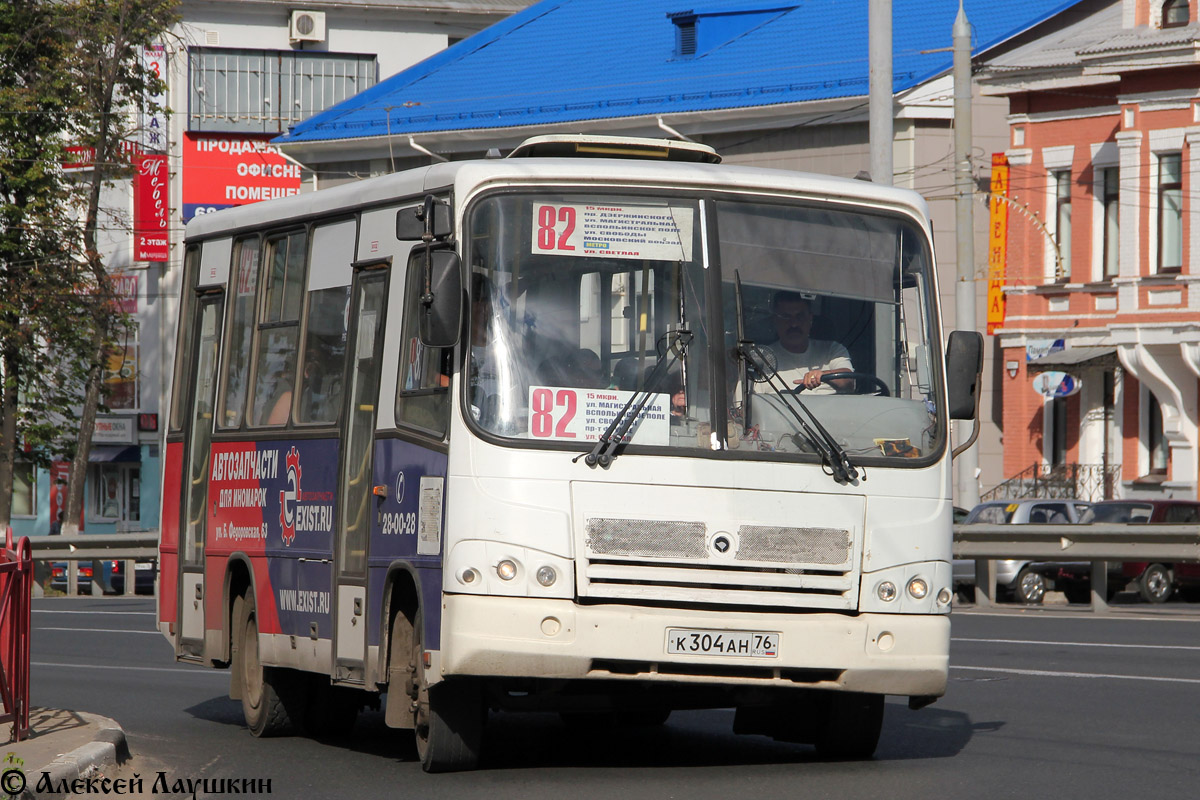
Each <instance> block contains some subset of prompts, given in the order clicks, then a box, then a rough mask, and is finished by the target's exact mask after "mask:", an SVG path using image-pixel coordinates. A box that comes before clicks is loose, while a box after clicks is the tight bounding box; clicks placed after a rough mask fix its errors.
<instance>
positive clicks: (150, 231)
mask: <svg viewBox="0 0 1200 800" xmlns="http://www.w3.org/2000/svg"><path fill="white" fill-rule="evenodd" d="M134 163H135V164H136V165H137V173H136V175H135V176H134V183H133V260H134V261H166V260H167V259H168V257H169V256H170V253H169V252H168V251H169V249H170V248H169V247H168V244H169V237H168V235H167V218H168V213H169V212H168V207H167V157H166V156H165V155H159V154H155V155H137V156H134Z"/></svg>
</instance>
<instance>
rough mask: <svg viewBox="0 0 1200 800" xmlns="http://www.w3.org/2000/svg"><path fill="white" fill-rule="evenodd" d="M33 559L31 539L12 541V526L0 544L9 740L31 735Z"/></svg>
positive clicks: (1, 652)
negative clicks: (30, 638) (30, 664)
mask: <svg viewBox="0 0 1200 800" xmlns="http://www.w3.org/2000/svg"><path fill="white" fill-rule="evenodd" d="M32 593H33V558H32V557H31V555H30V551H29V539H27V538H25V537H21V538H20V539H17V540H16V541H15V542H14V541H13V532H12V528H8V529H7V530H6V531H5V533H4V542H3V546H2V547H0V701H3V705H4V712H3V713H2V714H0V725H3V724H5V723H12V727H11V728H10V731H11V732H10V734H9V739H8V740H9V741H10V742H19V741H22V740H23V739H25V738H26V737H28V735H29V633H30V612H31V610H32V605H33V603H32V600H31V599H30V597H31V595H32Z"/></svg>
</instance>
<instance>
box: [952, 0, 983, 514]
mask: <svg viewBox="0 0 1200 800" xmlns="http://www.w3.org/2000/svg"><path fill="white" fill-rule="evenodd" d="M953 35H954V211H955V227H954V232H955V240H956V243H957V261H958V281H957V282H956V285H955V290H954V311H955V315H956V319H957V322H956V325H955V327H957V328H958V329H959V330H963V331H973V330H975V329H976V325H975V215H974V209H975V206H974V201H975V181H974V174H973V171H972V169H971V26H970V25H969V24H967V14H966V12H965V11H963V7H962V0H959V4H958V16H957V17H956V18H955V19H954V33H953ZM968 424H970V425H978V424H979V420H974V421H972V422H969V423H968V422H960V423H958V425H959V427H960V431H959V436H958V438H959V439H960V441H961V440H962V439H965V438H966V436H967V435H968V434H966V433H965V431H963V430H961V429H962V428H965V427H966V426H967V425H968ZM955 465H956V466H957V468H958V472H957V474H958V504H959V505H961V506H962V507H964V508H971V507H972V506H974V505H975V504H976V503H978V502H979V478H978V475H977V474H976V473H978V471H979V450H978V448H977V447H975V446H972V447H969V448H967V449H966V450H965V451H964V452H963V453H962V455H960V456H959V457H958V458H957V459H956V460H955Z"/></svg>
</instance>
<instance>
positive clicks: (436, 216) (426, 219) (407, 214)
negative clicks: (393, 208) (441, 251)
mask: <svg viewBox="0 0 1200 800" xmlns="http://www.w3.org/2000/svg"><path fill="white" fill-rule="evenodd" d="M453 232H454V223H453V222H452V220H451V218H450V206H448V205H446V204H445V203H443V202H438V200H437V198H435V197H434V196H433V195H428V196H426V198H425V202H424V203H422V204H421V205H419V206H413V207H411V208H402V209H400V210H399V211H397V212H396V238H397V239H399V240H400V241H402V242H419V241H423V240H425V236H426V235H427V234H428V235H429V237H430V238H429V239H428V241H434V240H444V239H446V238H448V237H449V236H450V234H452V233H453Z"/></svg>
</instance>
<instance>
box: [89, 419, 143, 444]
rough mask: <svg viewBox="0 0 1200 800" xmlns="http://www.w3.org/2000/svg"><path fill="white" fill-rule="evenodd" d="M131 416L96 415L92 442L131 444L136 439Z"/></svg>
mask: <svg viewBox="0 0 1200 800" xmlns="http://www.w3.org/2000/svg"><path fill="white" fill-rule="evenodd" d="M134 422H135V420H134V418H133V417H96V429H95V430H94V431H92V444H133V443H134V442H136V441H137V431H136V430H135V428H134Z"/></svg>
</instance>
